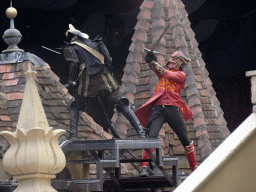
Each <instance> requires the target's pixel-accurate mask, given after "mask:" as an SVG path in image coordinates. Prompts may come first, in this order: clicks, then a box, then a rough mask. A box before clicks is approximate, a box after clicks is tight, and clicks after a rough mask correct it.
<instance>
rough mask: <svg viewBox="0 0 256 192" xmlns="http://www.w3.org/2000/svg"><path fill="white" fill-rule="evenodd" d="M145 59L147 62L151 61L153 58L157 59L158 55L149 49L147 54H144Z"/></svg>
mask: <svg viewBox="0 0 256 192" xmlns="http://www.w3.org/2000/svg"><path fill="white" fill-rule="evenodd" d="M144 60H145V61H146V62H147V63H151V62H152V61H153V60H155V61H157V58H156V55H155V54H154V53H153V52H152V51H148V52H147V54H146V55H145V56H144Z"/></svg>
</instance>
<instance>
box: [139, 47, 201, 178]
mask: <svg viewBox="0 0 256 192" xmlns="http://www.w3.org/2000/svg"><path fill="white" fill-rule="evenodd" d="M144 60H145V61H146V62H147V64H148V65H149V67H150V68H151V69H152V70H153V71H154V72H155V74H156V75H157V76H158V78H159V82H158V84H157V85H156V88H155V91H154V94H153V96H152V97H151V98H150V99H149V100H148V101H147V102H146V103H145V104H144V105H142V106H141V107H140V108H139V109H138V110H136V111H135V114H136V116H137V117H138V119H139V120H140V122H141V124H142V126H143V127H147V128H149V137H150V138H157V137H158V134H159V131H160V129H161V128H162V126H163V124H164V123H166V122H167V123H168V124H169V125H170V127H171V128H172V129H173V131H174V132H175V133H176V134H177V136H178V137H179V139H180V141H181V144H182V145H183V147H184V148H185V154H186V157H187V159H188V162H189V165H190V169H191V170H192V171H193V170H194V169H195V168H196V167H197V163H196V157H195V152H194V145H193V142H191V141H190V140H189V138H188V132H187V127H186V124H185V121H188V120H189V119H190V118H191V117H192V116H193V112H192V111H191V110H190V108H189V107H188V106H187V104H186V103H185V102H183V101H182V99H181V96H180V91H181V89H182V88H183V87H184V85H185V82H186V74H185V73H184V72H183V71H182V68H183V67H184V65H185V64H187V63H188V62H189V61H190V59H189V58H187V57H186V56H185V55H184V54H183V53H182V52H180V51H176V52H174V53H173V54H172V55H171V57H170V59H169V60H168V62H167V63H166V65H165V66H164V67H163V66H162V65H161V64H159V63H157V62H156V56H155V55H154V54H153V52H151V51H148V52H147V54H146V55H145V57H144ZM150 151H151V152H152V151H153V149H150ZM142 157H143V158H149V155H148V154H147V152H146V151H145V150H143V155H142ZM148 164H149V162H142V163H141V171H140V176H147V171H146V170H147V167H148Z"/></svg>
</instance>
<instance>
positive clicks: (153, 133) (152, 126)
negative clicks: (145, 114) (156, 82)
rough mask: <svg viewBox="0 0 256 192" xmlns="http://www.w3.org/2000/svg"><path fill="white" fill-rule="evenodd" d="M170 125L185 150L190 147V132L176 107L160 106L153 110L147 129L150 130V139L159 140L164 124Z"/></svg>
mask: <svg viewBox="0 0 256 192" xmlns="http://www.w3.org/2000/svg"><path fill="white" fill-rule="evenodd" d="M166 122H167V123H168V124H169V126H170V127H171V128H172V129H173V131H174V132H175V133H176V134H177V136H178V137H179V139H180V142H181V144H182V145H183V147H184V148H185V147H186V146H189V145H190V143H191V142H190V140H189V138H188V131H187V127H186V123H185V120H184V119H183V116H182V114H181V112H180V111H179V109H178V108H177V107H176V106H171V105H165V106H164V107H163V106H162V105H158V106H155V107H153V108H152V110H151V115H150V118H149V121H148V123H147V127H148V128H149V137H151V138H157V137H158V135H159V131H160V130H161V128H162V126H163V124H164V123H166Z"/></svg>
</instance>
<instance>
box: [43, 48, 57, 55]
mask: <svg viewBox="0 0 256 192" xmlns="http://www.w3.org/2000/svg"><path fill="white" fill-rule="evenodd" d="M42 48H44V49H47V50H49V51H52V52H54V53H58V54H60V55H61V53H59V52H58V51H54V50H52V49H50V48H48V47H44V46H42Z"/></svg>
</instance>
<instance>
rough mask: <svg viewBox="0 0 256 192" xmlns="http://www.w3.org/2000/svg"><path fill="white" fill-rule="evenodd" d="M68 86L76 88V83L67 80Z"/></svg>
mask: <svg viewBox="0 0 256 192" xmlns="http://www.w3.org/2000/svg"><path fill="white" fill-rule="evenodd" d="M68 84H69V85H71V86H76V82H75V81H71V80H69V81H68Z"/></svg>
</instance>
